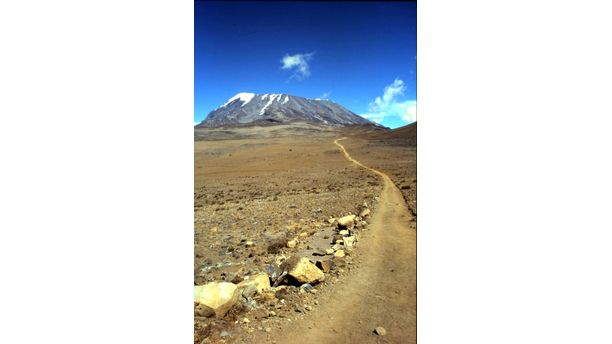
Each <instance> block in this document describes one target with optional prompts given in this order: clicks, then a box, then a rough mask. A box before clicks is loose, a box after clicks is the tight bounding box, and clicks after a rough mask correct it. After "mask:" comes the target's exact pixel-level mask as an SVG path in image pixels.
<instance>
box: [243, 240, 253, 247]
mask: <svg viewBox="0 0 612 344" xmlns="http://www.w3.org/2000/svg"><path fill="white" fill-rule="evenodd" d="M253 245H255V243H254V242H252V241H251V240H249V241H247V242H245V243H244V246H246V247H251V246H253Z"/></svg>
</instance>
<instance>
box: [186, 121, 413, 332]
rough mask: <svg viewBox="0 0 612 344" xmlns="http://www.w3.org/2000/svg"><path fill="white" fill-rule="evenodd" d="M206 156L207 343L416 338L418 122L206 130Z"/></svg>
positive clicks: (198, 243)
mask: <svg viewBox="0 0 612 344" xmlns="http://www.w3.org/2000/svg"><path fill="white" fill-rule="evenodd" d="M194 166H195V190H194V216H195V218H194V228H195V231H194V256H195V259H194V282H195V286H196V287H195V288H196V290H195V291H194V293H195V294H196V295H195V299H196V300H195V301H194V315H195V317H194V342H195V343H202V342H205V343H266V342H268V343H300V342H304V343H305V342H315V343H328V342H330V343H331V342H334V343H345V342H346V343H414V342H416V215H417V214H416V187H417V180H416V123H414V124H412V125H409V126H406V127H402V128H399V129H396V130H383V129H381V128H376V127H371V126H360V125H355V126H352V127H343V128H320V127H316V126H312V125H309V124H299V123H298V124H293V125H283V126H280V125H278V126H274V125H272V126H262V127H249V128H233V129H229V130H227V129H223V130H221V129H217V130H215V129H200V130H198V129H196V133H195V156H194ZM213 287H214V288H217V289H214V290H213V289H210V288H213ZM206 288H208V289H206ZM205 294H206V295H207V296H204V295H205ZM212 294H214V296H215V297H217V298H218V300H214V302H215V303H214V306H215V307H209V306H206V305H204V303H203V302H204V301H202V302H198V300H199V299H198V297H202V298H204V297H210V295H212ZM208 305H212V304H211V303H208Z"/></svg>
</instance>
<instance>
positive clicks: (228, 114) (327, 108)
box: [196, 93, 374, 128]
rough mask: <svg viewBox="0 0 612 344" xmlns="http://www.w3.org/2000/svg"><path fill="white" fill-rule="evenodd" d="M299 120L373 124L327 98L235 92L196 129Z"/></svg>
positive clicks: (344, 124) (333, 124) (330, 123)
mask: <svg viewBox="0 0 612 344" xmlns="http://www.w3.org/2000/svg"><path fill="white" fill-rule="evenodd" d="M294 121H303V122H307V123H313V124H323V125H330V126H346V125H352V124H374V123H373V122H370V121H369V120H367V119H365V118H363V117H361V116H358V115H356V114H354V113H353V112H351V111H349V110H347V109H346V108H344V107H343V106H341V105H339V104H336V103H334V102H332V101H329V100H322V99H308V98H303V97H296V96H290V95H288V94H255V93H238V94H237V95H235V96H233V97H232V98H230V99H229V100H228V101H227V102H225V104H223V105H221V106H220V107H218V108H217V109H215V110H213V111H212V112H210V113H209V114H208V116H206V119H205V120H204V121H203V122H202V123H200V124H198V125H197V126H196V128H215V127H222V126H234V125H248V124H258V123H261V124H265V123H288V122H294Z"/></svg>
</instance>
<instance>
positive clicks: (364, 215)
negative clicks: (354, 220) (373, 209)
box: [359, 208, 370, 217]
mask: <svg viewBox="0 0 612 344" xmlns="http://www.w3.org/2000/svg"><path fill="white" fill-rule="evenodd" d="M367 216H370V209H367V208H366V209H363V210H362V211H361V213H359V217H367Z"/></svg>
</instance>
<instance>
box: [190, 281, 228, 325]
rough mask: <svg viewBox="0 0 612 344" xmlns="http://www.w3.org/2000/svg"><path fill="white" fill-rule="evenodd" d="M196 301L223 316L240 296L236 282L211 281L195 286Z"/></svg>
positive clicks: (194, 295) (218, 315)
mask: <svg viewBox="0 0 612 344" xmlns="http://www.w3.org/2000/svg"><path fill="white" fill-rule="evenodd" d="M193 297H194V301H195V302H198V303H200V304H203V305H205V306H208V307H210V308H211V309H212V310H213V311H214V312H215V315H216V316H217V317H222V316H224V315H225V313H227V311H229V310H230V309H231V308H232V307H233V306H234V304H236V302H237V301H238V300H239V298H240V292H239V291H238V288H237V286H236V285H235V284H234V283H230V282H211V283H207V284H205V285H196V286H194V287H193Z"/></svg>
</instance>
